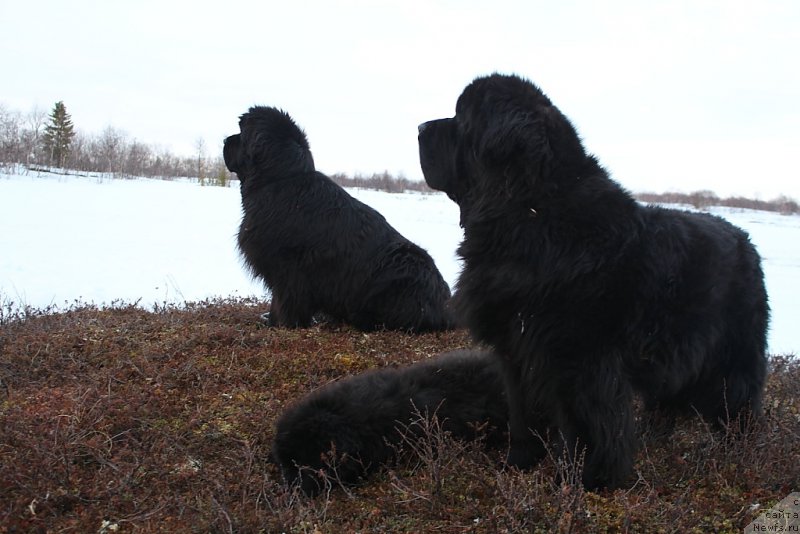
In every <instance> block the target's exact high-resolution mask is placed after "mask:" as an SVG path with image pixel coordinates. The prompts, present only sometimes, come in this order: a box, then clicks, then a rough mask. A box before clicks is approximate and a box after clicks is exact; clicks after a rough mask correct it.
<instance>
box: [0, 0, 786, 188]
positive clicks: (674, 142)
mask: <svg viewBox="0 0 800 534" xmlns="http://www.w3.org/2000/svg"><path fill="white" fill-rule="evenodd" d="M0 20H2V21H3V23H2V30H1V31H0V73H1V74H0V76H2V81H0V104H3V105H5V106H6V107H7V108H10V109H12V110H17V111H21V112H23V113H27V112H29V111H31V110H32V109H33V108H34V107H37V106H38V108H39V109H44V110H47V111H49V110H50V109H51V108H52V106H53V104H54V103H55V102H56V101H58V100H63V101H64V103H65V105H66V107H67V110H68V112H69V113H70V114H71V115H72V119H73V121H74V123H75V125H76V127H77V128H78V129H79V130H81V131H83V132H85V133H100V132H101V131H102V130H103V129H104V128H105V127H106V126H113V127H115V128H117V129H119V130H123V131H125V132H126V133H127V134H128V135H129V136H130V137H131V138H136V139H138V140H139V141H142V142H145V143H149V144H154V145H162V146H165V147H168V148H170V149H172V150H173V151H174V152H176V153H179V154H184V155H188V154H191V153H193V152H194V147H195V145H196V142H197V140H198V138H203V139H204V140H205V144H206V146H207V147H208V151H209V152H216V153H220V152H221V146H222V140H223V138H224V137H225V136H226V135H229V134H231V133H235V132H237V131H238V127H237V120H238V116H239V115H240V114H241V113H243V112H244V111H246V110H247V108H248V107H249V106H251V105H253V104H263V105H272V106H277V107H280V108H283V109H284V110H286V111H288V112H289V113H290V114H291V115H292V116H293V117H294V118H295V120H296V121H297V122H298V123H299V124H300V125H301V127H303V128H304V129H305V131H306V133H307V134H308V137H309V141H310V143H311V149H312V151H313V153H314V158H315V161H316V163H317V167H318V168H319V169H320V170H322V171H324V172H328V173H333V172H338V171H342V172H347V173H356V172H358V173H364V174H371V173H373V172H382V171H384V170H388V171H389V172H391V173H395V174H400V173H402V174H403V175H405V176H406V177H408V178H413V179H420V178H421V176H422V174H421V171H420V169H419V161H418V156H417V144H416V133H417V124H418V123H420V122H423V121H425V120H428V119H433V118H439V117H445V116H451V115H452V114H453V111H454V107H455V101H456V98H457V97H458V95H459V94H460V92H461V90H462V89H463V88H464V86H465V85H466V84H467V83H469V82H470V81H471V80H472V79H473V78H475V77H476V76H479V75H484V74H488V73H491V72H494V71H499V72H504V73H517V74H520V75H523V76H525V77H527V78H529V79H531V80H532V81H534V82H535V83H537V84H538V85H539V86H540V87H541V88H542V89H543V90H544V91H545V92H546V93H547V94H548V96H550V98H551V99H552V100H553V101H554V103H555V104H556V105H557V106H558V107H559V108H560V109H561V110H562V111H563V112H564V113H565V114H566V115H567V116H568V117H570V119H571V120H572V121H573V123H574V124H575V125H576V127H577V128H578V131H579V132H580V133H581V135H582V137H583V139H584V142H585V145H586V146H587V149H588V150H589V151H590V152H593V153H594V154H595V155H597V156H598V157H599V159H600V161H601V162H602V163H603V164H604V165H605V166H606V167H607V168H608V169H609V170H610V171H611V173H612V175H613V176H614V177H615V178H616V179H617V180H618V181H619V182H621V183H622V184H623V185H624V186H626V187H627V188H629V189H631V190H633V191H637V192H639V191H657V192H661V191H670V190H676V191H692V190H698V189H709V190H713V191H715V192H717V193H718V194H721V195H728V194H742V195H747V196H757V197H759V198H764V199H770V198H773V197H774V196H776V195H778V194H781V193H783V194H787V195H789V196H791V197H793V198H795V199H798V200H800V179H799V178H800V176H799V174H800V171H798V168H799V167H800V166H798V165H797V161H796V160H797V157H798V155H800V129H799V128H798V127H800V67H798V65H799V64H800V60H799V59H798V58H799V57H800V30H798V28H800V1H797V0H785V1H777V0H759V1H758V2H755V1H752V0H748V1H746V2H744V1H739V0H717V1H705V0H670V1H655V0H650V1H648V0H629V1H614V0H608V1H605V2H600V1H589V0H585V1H580V0H573V1H570V0H566V1H563V0H562V1H553V0H548V1H517V2H512V1H503V0H493V1H492V2H485V1H484V2H472V1H457V0H452V1H424V0H398V1H393V0H392V1H379V0H373V1H367V0H347V1H333V0H331V1H322V0H320V1H309V2H303V1H281V2H273V1H264V0H261V1H253V2H246V1H235V0H227V1H225V2H220V1H219V0H216V1H214V2H206V1H192V2H184V1H170V0H157V1H151V0H136V1H116V0H103V1H96V2H95V1H87V0H70V1H69V2H67V1H63V0H52V1H46V0H42V1H37V0H28V1H10V0H0Z"/></svg>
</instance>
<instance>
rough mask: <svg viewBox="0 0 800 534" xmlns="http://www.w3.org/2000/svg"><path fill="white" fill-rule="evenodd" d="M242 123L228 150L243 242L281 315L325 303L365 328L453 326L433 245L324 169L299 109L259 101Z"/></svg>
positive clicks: (299, 314) (298, 319)
mask: <svg viewBox="0 0 800 534" xmlns="http://www.w3.org/2000/svg"><path fill="white" fill-rule="evenodd" d="M239 128H240V131H241V133H240V134H236V135H232V136H230V137H228V138H227V139H226V140H225V147H224V150H223V154H224V157H225V165H227V167H228V169H230V170H231V171H232V172H235V173H236V174H237V175H238V177H239V180H240V182H241V193H242V207H243V211H244V216H243V218H242V223H241V226H240V228H239V249H240V250H241V252H242V255H243V256H244V259H245V261H246V262H247V264H248V266H249V267H250V269H251V270H252V272H253V273H254V274H255V275H257V276H259V277H261V278H262V279H263V281H264V282H265V283H266V285H267V286H269V288H270V289H271V290H272V305H271V309H270V315H269V318H270V323H271V324H273V325H275V326H288V327H304V326H308V325H309V324H310V323H311V322H312V318H313V316H314V315H315V314H317V313H322V314H324V315H326V316H327V317H329V318H332V319H334V320H339V321H344V322H347V323H349V324H352V325H353V326H355V327H357V328H359V329H362V330H373V329H380V328H386V329H391V330H408V331H430V330H443V329H447V328H449V327H450V320H449V313H448V311H447V309H446V305H447V302H448V300H449V298H450V288H449V287H448V286H447V283H446V282H445V281H444V279H443V278H442V275H441V274H440V273H439V271H438V270H437V269H436V265H435V264H434V262H433V259H432V258H431V257H430V255H428V253H427V252H425V251H424V250H423V249H421V248H420V247H418V246H417V245H415V244H414V243H412V242H410V241H409V240H408V239H406V238H404V237H403V236H402V235H400V234H399V233H398V232H397V231H396V230H395V229H394V228H392V227H391V226H390V225H389V223H387V222H386V219H384V218H383V216H381V215H380V214H379V213H378V212H376V211H375V210H374V209H372V208H370V207H369V206H366V205H365V204H362V203H361V202H359V201H358V200H356V199H354V198H353V197H351V196H350V195H348V194H347V193H346V192H345V191H344V189H342V188H341V187H339V186H338V185H336V184H335V183H333V182H332V181H331V180H330V179H329V178H328V177H327V176H325V175H324V174H322V173H319V172H316V171H315V169H314V160H313V158H312V156H311V151H310V150H309V146H308V141H307V140H306V136H305V134H304V133H303V131H302V130H300V128H298V127H297V125H296V124H295V123H294V121H292V119H291V117H289V115H287V114H286V113H284V112H283V111H280V110H278V109H275V108H268V107H253V108H250V110H249V112H247V113H245V114H244V115H242V116H241V118H240V120H239Z"/></svg>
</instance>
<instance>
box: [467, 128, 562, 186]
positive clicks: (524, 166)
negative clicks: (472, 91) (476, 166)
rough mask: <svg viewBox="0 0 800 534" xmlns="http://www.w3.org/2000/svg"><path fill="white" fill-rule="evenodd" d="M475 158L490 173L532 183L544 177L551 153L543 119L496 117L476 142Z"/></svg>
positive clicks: (551, 156) (551, 157)
mask: <svg viewBox="0 0 800 534" xmlns="http://www.w3.org/2000/svg"><path fill="white" fill-rule="evenodd" d="M476 157H477V158H478V160H479V161H480V163H481V164H482V165H483V166H484V167H485V168H486V169H488V170H490V171H491V172H493V173H499V174H500V175H501V176H505V177H507V178H511V177H514V178H522V177H523V176H526V177H530V178H533V179H534V180H536V179H538V178H539V177H541V176H542V175H543V174H545V173H547V171H548V169H549V166H550V163H551V161H552V159H553V150H552V148H551V146H550V140H549V138H548V135H547V126H546V124H545V120H543V117H540V116H538V115H533V114H531V113H514V114H512V113H498V114H494V115H492V116H491V117H490V119H489V124H488V125H487V128H486V130H485V133H484V135H483V136H482V137H481V138H480V139H479V140H478V146H477V150H476Z"/></svg>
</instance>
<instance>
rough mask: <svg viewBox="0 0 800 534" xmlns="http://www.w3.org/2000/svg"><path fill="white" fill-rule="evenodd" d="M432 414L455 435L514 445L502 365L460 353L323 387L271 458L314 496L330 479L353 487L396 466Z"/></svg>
mask: <svg viewBox="0 0 800 534" xmlns="http://www.w3.org/2000/svg"><path fill="white" fill-rule="evenodd" d="M433 416H436V418H437V420H438V421H439V423H440V424H441V428H442V430H443V431H447V432H450V433H451V434H452V435H453V436H455V437H458V438H464V439H472V438H475V437H476V436H478V435H481V434H482V436H481V437H485V439H486V441H487V444H488V445H498V446H499V445H502V444H504V443H507V441H506V440H505V437H504V436H505V435H506V431H507V425H508V417H507V403H506V400H505V397H504V394H503V385H502V378H501V373H500V369H499V366H498V363H497V359H496V358H493V357H491V356H490V354H489V353H488V352H485V351H479V350H460V351H453V352H448V353H445V354H441V355H439V356H436V357H434V358H431V359H430V360H425V361H423V362H419V363H416V364H414V365H411V366H408V367H399V368H392V367H387V368H382V369H377V370H372V371H367V372H365V373H363V374H361V375H357V376H353V377H349V378H344V379H342V380H340V381H338V382H334V383H332V384H329V385H327V386H324V387H322V388H320V389H318V390H317V391H315V392H313V393H311V394H310V395H308V396H307V397H306V398H304V399H302V400H300V401H299V402H297V403H296V404H295V405H294V406H292V407H290V408H289V409H288V410H287V411H286V412H285V413H284V414H283V415H282V416H281V417H280V419H279V420H278V423H277V428H276V433H275V440H274V443H273V447H272V458H273V460H274V461H275V462H276V463H277V464H278V465H279V466H280V467H281V471H282V472H283V475H284V478H285V479H286V481H287V483H289V484H295V483H299V484H300V485H301V488H302V489H303V491H304V492H305V493H307V494H309V495H314V494H316V493H318V492H319V491H320V490H321V489H322V488H324V484H325V479H326V478H330V479H333V481H334V482H336V483H344V484H352V483H355V482H357V481H358V480H359V479H360V478H362V477H364V476H365V475H367V474H368V473H369V472H371V471H374V470H375V469H377V468H378V467H379V466H380V465H382V464H384V463H386V462H387V461H389V460H391V459H392V458H393V457H394V456H395V454H396V452H397V446H398V445H399V444H400V443H401V441H402V440H403V437H404V436H406V437H413V436H414V435H415V433H416V431H418V430H419V429H420V428H418V425H415V424H414V423H415V422H416V421H418V420H419V419H420V417H433ZM409 434H410V435H409ZM334 470H335V473H334Z"/></svg>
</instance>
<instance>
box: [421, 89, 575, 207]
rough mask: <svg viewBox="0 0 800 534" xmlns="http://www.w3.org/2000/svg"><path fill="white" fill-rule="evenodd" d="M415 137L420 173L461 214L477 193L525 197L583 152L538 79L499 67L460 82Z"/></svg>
mask: <svg viewBox="0 0 800 534" xmlns="http://www.w3.org/2000/svg"><path fill="white" fill-rule="evenodd" d="M418 140H419V151H420V164H421V166H422V172H423V175H424V176H425V181H426V182H427V183H428V185H429V186H430V187H432V188H434V189H437V190H439V191H444V192H445V193H447V195H448V196H450V198H452V199H453V200H454V201H455V202H457V203H458V204H459V205H460V206H461V211H462V222H463V219H464V216H465V213H464V211H465V209H469V207H470V206H473V205H475V204H476V202H477V197H481V198H484V199H485V198H494V199H495V200H496V199H498V198H499V199H501V200H503V199H506V200H512V201H513V200H514V199H516V200H519V201H521V202H529V201H530V200H531V198H532V197H535V196H541V195H542V194H546V192H547V191H548V190H550V189H552V188H557V187H559V182H560V181H561V180H562V179H563V178H564V176H566V175H569V174H570V173H571V172H572V171H573V170H574V167H575V166H576V165H579V164H581V162H582V161H583V160H584V159H585V157H586V154H585V152H584V150H583V146H582V145H581V142H580V138H579V137H578V135H577V133H576V132H575V129H574V128H573V127H572V125H571V124H570V122H569V121H568V120H567V118H566V117H564V116H563V115H562V114H561V112H560V111H559V110H558V109H557V108H556V107H555V106H553V104H552V103H551V102H550V100H549V99H548V98H547V96H545V95H544V93H542V91H541V90H539V88H538V87H536V86H535V85H534V84H532V83H531V82H529V81H527V80H524V79H522V78H519V77H517V76H506V75H500V74H493V75H491V76H487V77H483V78H478V79H476V80H475V81H473V82H472V83H471V84H470V85H468V86H467V87H466V88H465V89H464V91H463V92H462V93H461V96H460V97H459V98H458V102H457V103H456V114H455V116H454V117H452V118H447V119H438V120H433V121H429V122H426V123H423V124H421V125H420V126H419V137H418ZM501 203H504V202H501ZM494 205H495V206H496V207H499V206H498V203H497V202H494Z"/></svg>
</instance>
